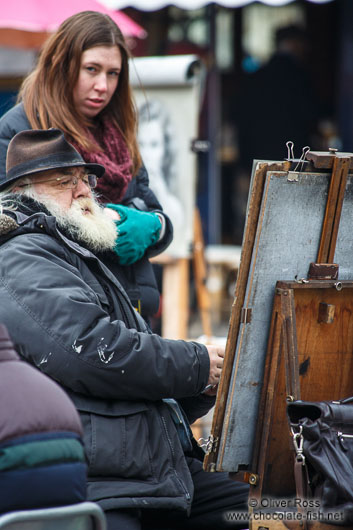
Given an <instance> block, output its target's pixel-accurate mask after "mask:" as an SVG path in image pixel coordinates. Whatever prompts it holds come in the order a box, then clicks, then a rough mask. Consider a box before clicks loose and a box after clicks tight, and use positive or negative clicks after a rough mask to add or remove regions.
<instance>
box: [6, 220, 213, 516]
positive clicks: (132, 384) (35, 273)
mask: <svg viewBox="0 0 353 530" xmlns="http://www.w3.org/2000/svg"><path fill="white" fill-rule="evenodd" d="M2 217H3V218H4V216H2ZM0 227H3V232H2V234H1V233H0V300H1V304H0V322H2V323H4V324H6V326H7V327H8V329H9V332H10V334H11V336H12V338H13V340H14V341H15V343H16V348H17V351H19V352H20V354H21V355H22V356H23V357H24V358H26V359H27V360H28V361H29V362H30V363H32V364H34V365H35V366H37V367H38V368H39V369H40V370H42V371H43V372H44V373H46V374H47V375H49V376H50V377H52V378H53V379H55V380H56V381H58V382H59V383H60V384H61V385H62V386H63V387H64V388H65V390H66V391H67V392H68V393H69V395H70V396H71V398H72V399H73V401H74V403H75V405H76V407H77V408H78V410H79V411H80V413H81V419H82V422H83V426H84V431H85V438H84V440H85V445H86V450H87V457H88V461H89V484H88V495H89V499H90V500H93V501H98V502H99V503H100V504H101V506H102V507H103V508H105V509H107V508H116V507H129V506H134V507H163V508H169V507H170V508H180V509H187V508H188V506H189V505H190V502H191V499H192V494H193V484H192V480H191V477H190V473H189V469H188V467H187V464H186V461H185V457H184V453H183V450H182V448H181V445H180V441H179V438H178V435H177V431H176V426H175V424H174V422H173V420H172V417H171V415H170V413H169V408H168V407H167V406H166V404H165V403H164V402H163V401H162V398H167V397H173V398H176V399H179V400H180V402H181V403H182V405H183V407H184V410H185V412H186V413H187V414H188V415H189V418H190V419H191V420H194V419H195V418H196V417H197V416H201V415H203V414H205V413H206V412H207V410H208V409H209V408H210V406H211V405H212V404H213V402H214V400H213V399H212V398H209V397H207V396H204V395H200V392H201V391H202V390H203V389H204V387H205V385H206V383H207V380H208V374H209V357H208V353H207V350H206V348H205V346H203V345H201V344H197V343H193V342H184V341H174V340H167V339H162V338H161V337H159V336H157V335H154V334H151V333H149V332H148V331H147V330H146V326H145V322H144V321H143V319H142V318H141V317H140V315H139V314H138V313H137V312H136V311H135V310H134V309H133V307H132V305H131V303H130V301H129V298H128V297H127V295H126V293H125V291H124V290H123V288H122V287H121V285H120V283H119V281H118V280H117V279H116V278H115V277H114V276H113V275H112V273H111V272H110V271H109V270H108V269H107V267H105V266H104V264H103V263H102V262H100V261H99V260H98V259H97V258H96V257H95V256H94V255H93V254H92V253H91V252H90V251H88V250H87V249H85V248H83V247H81V246H79V245H78V244H77V243H75V242H73V241H71V240H69V239H67V238H65V236H63V234H61V232H59V230H58V229H57V227H56V222H55V218H54V217H50V216H46V215H44V214H41V213H37V214H33V215H32V216H30V217H28V218H27V219H25V220H24V221H22V222H20V224H19V226H18V227H17V228H15V229H10V228H9V227H8V224H7V223H6V222H3V220H2V218H1V216H0Z"/></svg>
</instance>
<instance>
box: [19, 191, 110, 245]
mask: <svg viewBox="0 0 353 530" xmlns="http://www.w3.org/2000/svg"><path fill="white" fill-rule="evenodd" d="M23 194H24V195H27V196H28V197H31V198H32V199H34V200H35V201H37V202H39V203H41V204H43V205H44V206H45V207H46V209H47V210H48V211H49V212H50V213H51V214H52V215H53V216H54V217H55V218H56V221H57V223H58V226H59V227H60V228H63V229H64V230H65V231H66V232H67V233H69V235H70V236H71V237H72V238H73V239H74V240H78V241H80V242H82V243H83V244H85V245H87V247H88V248H89V249H90V250H92V251H93V252H100V251H104V250H112V249H113V248H114V246H115V244H116V239H117V229H116V226H115V223H114V221H113V219H111V218H110V217H109V216H108V215H107V214H106V213H105V212H104V208H103V207H101V206H100V205H99V204H98V202H97V201H96V199H95V197H94V195H93V194H92V198H88V197H84V198H81V199H74V200H73V202H72V204H71V206H70V208H69V209H65V208H63V207H62V206H60V205H59V204H58V203H57V202H56V201H55V200H54V199H53V198H52V197H50V196H47V195H44V194H39V193H37V192H36V191H35V189H34V188H33V187H30V188H27V189H26V190H24V191H23ZM84 212H86V213H84Z"/></svg>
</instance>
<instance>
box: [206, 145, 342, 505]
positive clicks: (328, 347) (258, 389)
mask: <svg viewBox="0 0 353 530" xmlns="http://www.w3.org/2000/svg"><path fill="white" fill-rule="evenodd" d="M352 157H353V155H351V154H345V153H343V154H332V153H328V154H327V155H325V154H320V153H316V154H315V153H309V154H308V156H307V162H306V164H305V166H304V167H303V168H300V170H299V171H293V168H292V167H291V166H292V165H291V164H290V162H288V161H285V162H278V163H268V162H255V163H254V169H253V175H252V182H251V192H250V198H249V203H248V211H247V221H246V228H245V233H244V240H243V250H242V257H241V263H240V268H239V274H238V280H237V285H236V292H235V295H236V296H235V301H234V304H233V308H232V314H231V318H230V328H229V334H228V340H227V347H226V358H225V366H224V368H223V374H222V379H221V385H220V389H219V392H218V396H217V403H216V409H215V414H214V420H213V425H212V431H211V437H210V441H209V451H208V454H207V456H206V461H205V469H207V470H208V471H228V472H229V473H230V474H231V476H232V477H233V478H235V479H238V480H239V479H240V480H244V481H247V482H249V484H250V485H251V494H252V495H253V496H255V497H256V496H257V497H258V498H259V497H261V495H262V494H264V493H265V494H267V495H272V496H278V495H290V494H295V491H294V489H293V487H294V486H293V471H292V469H293V450H292V447H291V440H290V437H289V430H288V425H287V420H286V415H285V409H286V400H287V399H298V398H299V397H301V398H302V399H309V400H321V399H340V398H343V397H346V396H347V394H348V395H350V394H352V393H353V385H351V383H350V378H349V377H348V376H347V375H346V376H345V375H344V374H347V373H350V368H351V364H352V362H353V359H352V357H353V353H352V351H353V350H352V346H353V343H352V340H353V339H352V331H351V330H352V324H353V317H352V315H353V312H352V309H353V306H352V302H351V299H352V296H351V294H352V293H353V291H352V287H353V283H352V278H353V247H352V244H351V237H352V221H353V177H352V175H350V174H349V171H351V167H353V164H352ZM318 258H319V259H318ZM333 259H334V260H335V263H337V264H338V265H339V275H338V277H337V278H335V277H334V274H335V270H334V269H335V265H334V264H332V263H331V262H332V261H333ZM319 261H322V263H321V264H320V263H319ZM311 263H312V264H313V266H312V267H311V268H310V264H311ZM309 268H310V274H309V272H308V271H309ZM336 272H337V270H336ZM320 274H321V275H322V274H323V275H324V277H323V276H320ZM325 274H326V276H325ZM315 275H316V276H315ZM308 278H309V279H308ZM323 278H329V279H323ZM271 315H272V317H271ZM266 351H267V355H266Z"/></svg>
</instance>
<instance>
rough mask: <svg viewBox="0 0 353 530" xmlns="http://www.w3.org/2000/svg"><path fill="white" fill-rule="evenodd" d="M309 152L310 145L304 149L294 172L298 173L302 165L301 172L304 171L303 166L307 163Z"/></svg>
mask: <svg viewBox="0 0 353 530" xmlns="http://www.w3.org/2000/svg"><path fill="white" fill-rule="evenodd" d="M309 151H310V147H309V146H308V145H306V146H305V147H303V150H302V154H301V157H300V158H299V160H298V164H297V165H296V166H295V168H294V171H298V167H299V165H300V169H299V172H300V171H302V170H303V165H304V162H305V157H306V153H308V152H309Z"/></svg>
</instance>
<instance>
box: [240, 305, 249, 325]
mask: <svg viewBox="0 0 353 530" xmlns="http://www.w3.org/2000/svg"><path fill="white" fill-rule="evenodd" d="M251 313H252V309H251V308H250V307H242V309H241V313H240V323H241V324H250V322H251Z"/></svg>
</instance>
